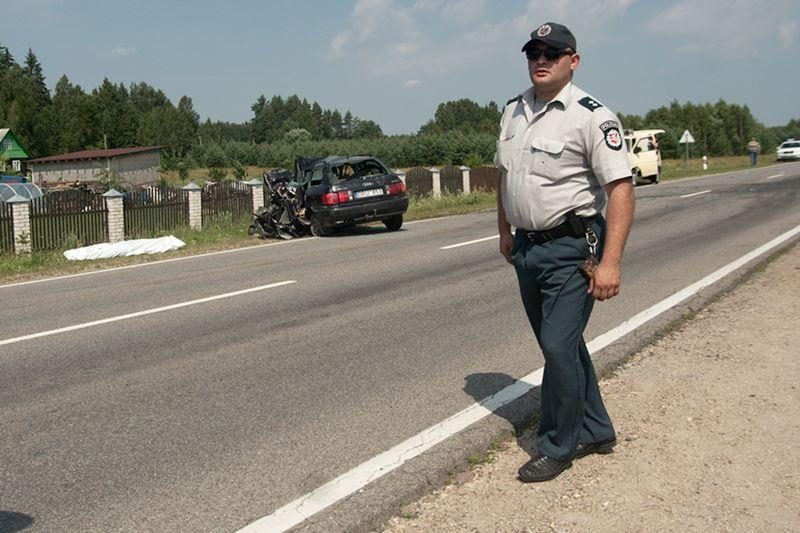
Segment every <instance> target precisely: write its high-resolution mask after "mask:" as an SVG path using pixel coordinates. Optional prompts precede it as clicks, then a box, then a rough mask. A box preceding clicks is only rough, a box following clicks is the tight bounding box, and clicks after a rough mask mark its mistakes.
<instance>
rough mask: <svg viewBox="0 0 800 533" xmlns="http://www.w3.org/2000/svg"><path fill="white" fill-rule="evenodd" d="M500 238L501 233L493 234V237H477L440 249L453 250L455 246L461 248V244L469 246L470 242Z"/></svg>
mask: <svg viewBox="0 0 800 533" xmlns="http://www.w3.org/2000/svg"><path fill="white" fill-rule="evenodd" d="M498 238H500V235H492V236H491V237H484V238H482V239H475V240H474V241H467V242H460V243H458V244H451V245H450V246H442V247H440V248H439V249H440V250H451V249H453V248H460V247H461V246H468V245H470V244H475V243H478V242H483V241H490V240H492V239H498Z"/></svg>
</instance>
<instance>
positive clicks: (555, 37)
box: [522, 22, 578, 52]
mask: <svg viewBox="0 0 800 533" xmlns="http://www.w3.org/2000/svg"><path fill="white" fill-rule="evenodd" d="M536 41H541V42H543V43H544V44H546V45H548V46H552V47H553V48H558V49H559V50H561V49H563V48H571V49H572V50H573V51H575V52H577V51H578V47H577V44H576V43H575V36H574V35H573V34H572V32H571V31H569V28H567V27H566V26H564V25H563V24H559V23H557V22H545V23H544V24H542V25H541V26H539V27H538V28H536V29H535V30H533V31H532V32H531V40H530V41H528V42H527V43H525V46H523V47H522V51H523V52H524V51H525V50H526V49H527V48H529V47H531V46H532V45H533V43H535V42H536Z"/></svg>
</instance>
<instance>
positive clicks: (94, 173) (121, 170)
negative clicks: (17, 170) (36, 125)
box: [30, 152, 161, 186]
mask: <svg viewBox="0 0 800 533" xmlns="http://www.w3.org/2000/svg"><path fill="white" fill-rule="evenodd" d="M160 164H161V158H160V155H159V153H158V152H144V153H141V154H131V155H123V156H118V157H115V158H113V159H111V160H110V161H109V160H107V159H86V160H81V161H56V162H52V163H31V164H30V166H31V172H32V175H33V182H34V183H35V184H37V185H40V186H41V185H43V182H44V181H47V184H48V185H52V184H55V183H58V182H59V180H61V181H62V182H64V183H74V182H75V181H76V180H77V181H81V182H83V183H86V182H93V181H98V180H99V179H100V178H99V176H101V175H102V174H103V173H104V172H105V171H106V169H107V168H110V170H111V172H116V173H117V174H118V175H119V180H120V182H122V183H124V184H130V185H146V184H149V183H155V182H157V181H158V180H159V175H158V168H159V166H160Z"/></svg>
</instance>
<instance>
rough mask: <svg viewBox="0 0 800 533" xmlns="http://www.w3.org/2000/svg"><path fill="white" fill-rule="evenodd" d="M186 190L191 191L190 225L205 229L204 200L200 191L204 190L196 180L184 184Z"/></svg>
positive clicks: (194, 227) (197, 228) (193, 227)
mask: <svg viewBox="0 0 800 533" xmlns="http://www.w3.org/2000/svg"><path fill="white" fill-rule="evenodd" d="M183 190H184V191H189V227H190V228H192V229H196V230H201V229H203V203H202V202H203V200H202V195H201V194H200V192H201V191H202V190H203V189H202V187H200V186H199V185H198V184H196V183H195V182H191V183H190V184H189V185H184V186H183Z"/></svg>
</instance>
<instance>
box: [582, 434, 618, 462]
mask: <svg viewBox="0 0 800 533" xmlns="http://www.w3.org/2000/svg"><path fill="white" fill-rule="evenodd" d="M616 445H617V438H616V437H611V438H610V439H606V440H601V441H600V442H590V443H589V444H578V450H577V451H576V452H575V459H580V458H581V457H586V456H587V455H591V454H593V453H600V454H606V453H611V452H613V451H614V446H616Z"/></svg>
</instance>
